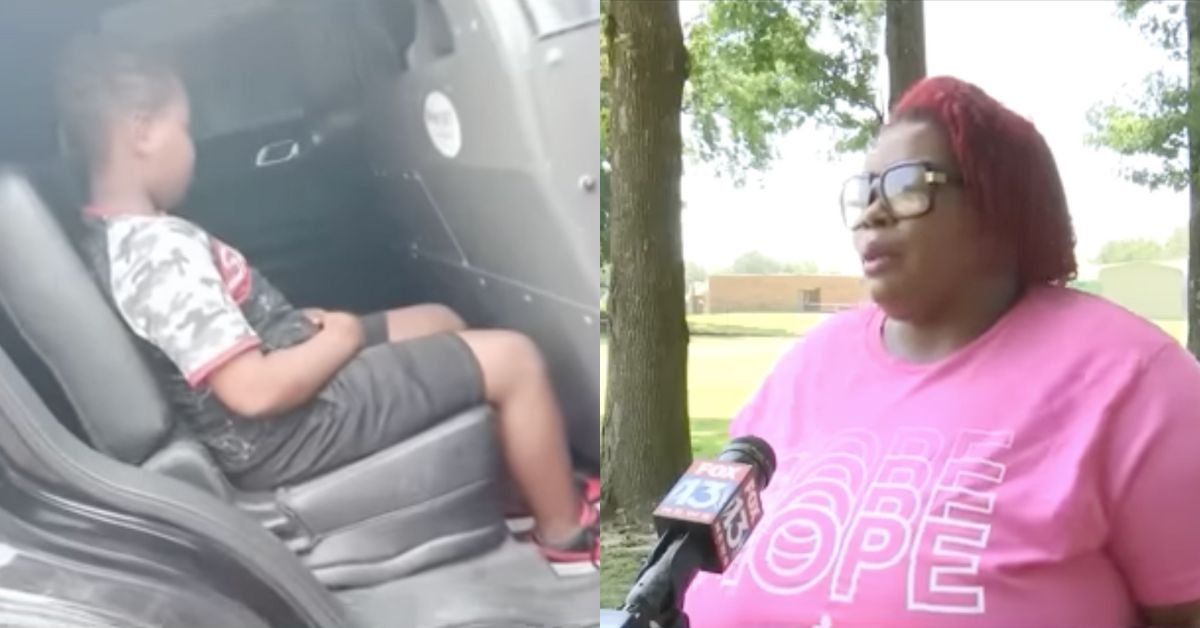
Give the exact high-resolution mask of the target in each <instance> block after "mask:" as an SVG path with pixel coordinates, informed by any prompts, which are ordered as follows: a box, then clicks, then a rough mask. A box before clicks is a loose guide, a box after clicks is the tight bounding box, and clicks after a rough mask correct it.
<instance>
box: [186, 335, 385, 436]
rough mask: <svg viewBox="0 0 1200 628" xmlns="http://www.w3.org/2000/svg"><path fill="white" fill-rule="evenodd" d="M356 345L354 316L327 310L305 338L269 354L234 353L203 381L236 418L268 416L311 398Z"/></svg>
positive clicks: (358, 341)
mask: <svg viewBox="0 0 1200 628" xmlns="http://www.w3.org/2000/svg"><path fill="white" fill-rule="evenodd" d="M361 346H362V326H361V325H360V324H359V322H358V318H357V317H355V316H352V315H349V314H342V313H327V314H325V316H324V320H323V327H322V328H321V331H319V332H317V335H315V336H313V337H312V338H310V339H309V340H308V341H306V342H303V343H301V344H298V345H296V346H294V347H290V348H287V349H281V350H278V351H273V352H271V353H269V354H263V353H262V352H261V351H246V352H245V353H242V354H239V355H237V356H236V357H234V358H233V359H231V360H229V361H228V362H226V363H225V364H223V365H221V366H220V367H219V368H217V369H214V370H213V371H212V373H211V374H210V375H209V376H208V384H209V386H210V387H211V388H212V390H213V393H214V394H216V395H217V398H218V399H220V400H221V402H222V403H224V404H225V405H226V406H227V407H229V409H230V410H233V411H234V412H236V413H237V414H239V415H240V416H245V417H250V418H260V417H271V416H275V415H278V414H282V413H285V412H287V411H289V410H294V409H296V408H298V407H299V406H301V405H303V404H305V403H307V402H308V401H309V400H311V399H312V398H313V397H315V396H316V395H317V393H318V392H320V390H321V389H322V388H324V387H325V385H326V384H327V383H328V382H329V380H330V379H332V378H333V376H334V375H335V374H337V372H338V371H339V370H341V368H342V367H343V366H345V365H346V363H347V362H349V361H350V359H351V358H353V357H354V355H355V354H356V353H358V350H359V348H360V347H361Z"/></svg>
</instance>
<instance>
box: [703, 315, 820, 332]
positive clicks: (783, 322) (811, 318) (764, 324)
mask: <svg viewBox="0 0 1200 628" xmlns="http://www.w3.org/2000/svg"><path fill="white" fill-rule="evenodd" d="M826 318H829V315H828V314H815V313H814V314H810V313H790V312H769V313H739V314H692V315H691V316H688V327H689V328H690V329H691V332H692V335H694V336H793V337H794V336H803V335H804V334H806V333H808V331H809V330H810V329H812V328H813V327H816V326H817V325H819V324H820V323H821V322H822V321H824V320H825V319H826Z"/></svg>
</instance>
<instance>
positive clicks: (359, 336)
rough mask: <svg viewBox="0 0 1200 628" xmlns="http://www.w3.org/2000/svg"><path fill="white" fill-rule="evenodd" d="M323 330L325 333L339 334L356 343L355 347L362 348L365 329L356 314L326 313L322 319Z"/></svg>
mask: <svg viewBox="0 0 1200 628" xmlns="http://www.w3.org/2000/svg"><path fill="white" fill-rule="evenodd" d="M321 328H322V330H324V331H331V332H334V333H337V334H341V335H344V336H345V337H346V339H348V340H350V341H351V342H353V343H354V346H355V347H362V344H363V328H362V322H361V321H359V319H358V317H357V316H355V315H354V314H349V313H346V312H324V313H323V318H322V319H321Z"/></svg>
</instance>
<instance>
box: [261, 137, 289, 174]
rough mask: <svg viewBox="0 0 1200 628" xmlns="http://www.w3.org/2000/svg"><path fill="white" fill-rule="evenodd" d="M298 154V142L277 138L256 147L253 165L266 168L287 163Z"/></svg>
mask: <svg viewBox="0 0 1200 628" xmlns="http://www.w3.org/2000/svg"><path fill="white" fill-rule="evenodd" d="M299 156H300V142H297V141H296V140H279V141H278V142H271V143H270V144H267V145H265V146H263V147H262V148H260V149H258V154H257V155H255V156H254V166H255V167H256V168H268V167H270V166H277V165H279V164H282V163H287V162H289V161H291V160H293V159H295V158H297V157H299Z"/></svg>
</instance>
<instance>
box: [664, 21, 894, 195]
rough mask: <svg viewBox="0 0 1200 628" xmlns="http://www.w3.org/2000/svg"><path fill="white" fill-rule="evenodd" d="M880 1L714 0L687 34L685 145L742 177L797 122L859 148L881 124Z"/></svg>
mask: <svg viewBox="0 0 1200 628" xmlns="http://www.w3.org/2000/svg"><path fill="white" fill-rule="evenodd" d="M882 15H883V4H882V3H881V2H877V1H861V0H860V1H855V0H841V1H837V2H801V1H786V0H777V1H774V2H765V1H762V2H742V1H738V0H716V1H714V2H712V3H711V4H709V5H708V7H707V11H706V13H705V15H704V18H703V19H702V20H699V21H698V22H697V23H696V24H695V25H694V26H693V27H692V30H691V32H690V34H689V37H688V49H689V52H690V57H691V60H692V67H691V76H690V83H689V88H688V90H687V93H686V95H685V105H684V106H685V111H686V112H687V113H688V114H689V115H690V116H691V120H692V131H693V145H692V146H689V151H690V152H691V153H692V154H694V155H696V156H697V157H698V158H700V159H701V160H703V161H706V162H710V163H713V164H715V165H717V167H718V169H719V170H720V171H721V172H724V173H726V174H728V175H729V176H731V177H732V178H733V179H734V181H735V182H736V183H738V184H741V183H743V182H744V181H745V177H746V175H747V173H749V172H751V171H762V170H764V169H766V168H767V167H768V166H769V165H770V163H771V161H772V160H773V159H774V158H775V157H776V151H775V148H774V147H775V145H776V143H777V140H778V139H779V138H780V137H781V136H783V135H785V134H787V133H788V132H790V131H792V130H795V129H797V128H799V127H801V126H802V125H804V124H808V123H815V124H819V125H822V126H827V127H832V128H835V129H837V130H838V131H839V132H840V133H841V137H840V138H839V141H838V148H839V150H857V149H861V148H862V147H863V146H865V145H866V143H867V141H868V140H869V138H870V137H871V135H872V134H873V133H874V131H875V130H876V129H877V128H878V125H879V124H880V121H881V120H882V113H881V112H880V111H878V110H877V108H876V105H875V91H874V77H875V70H876V67H877V66H878V55H877V54H876V52H875V43H876V41H877V39H878V33H879V23H880V19H881V17H882Z"/></svg>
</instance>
